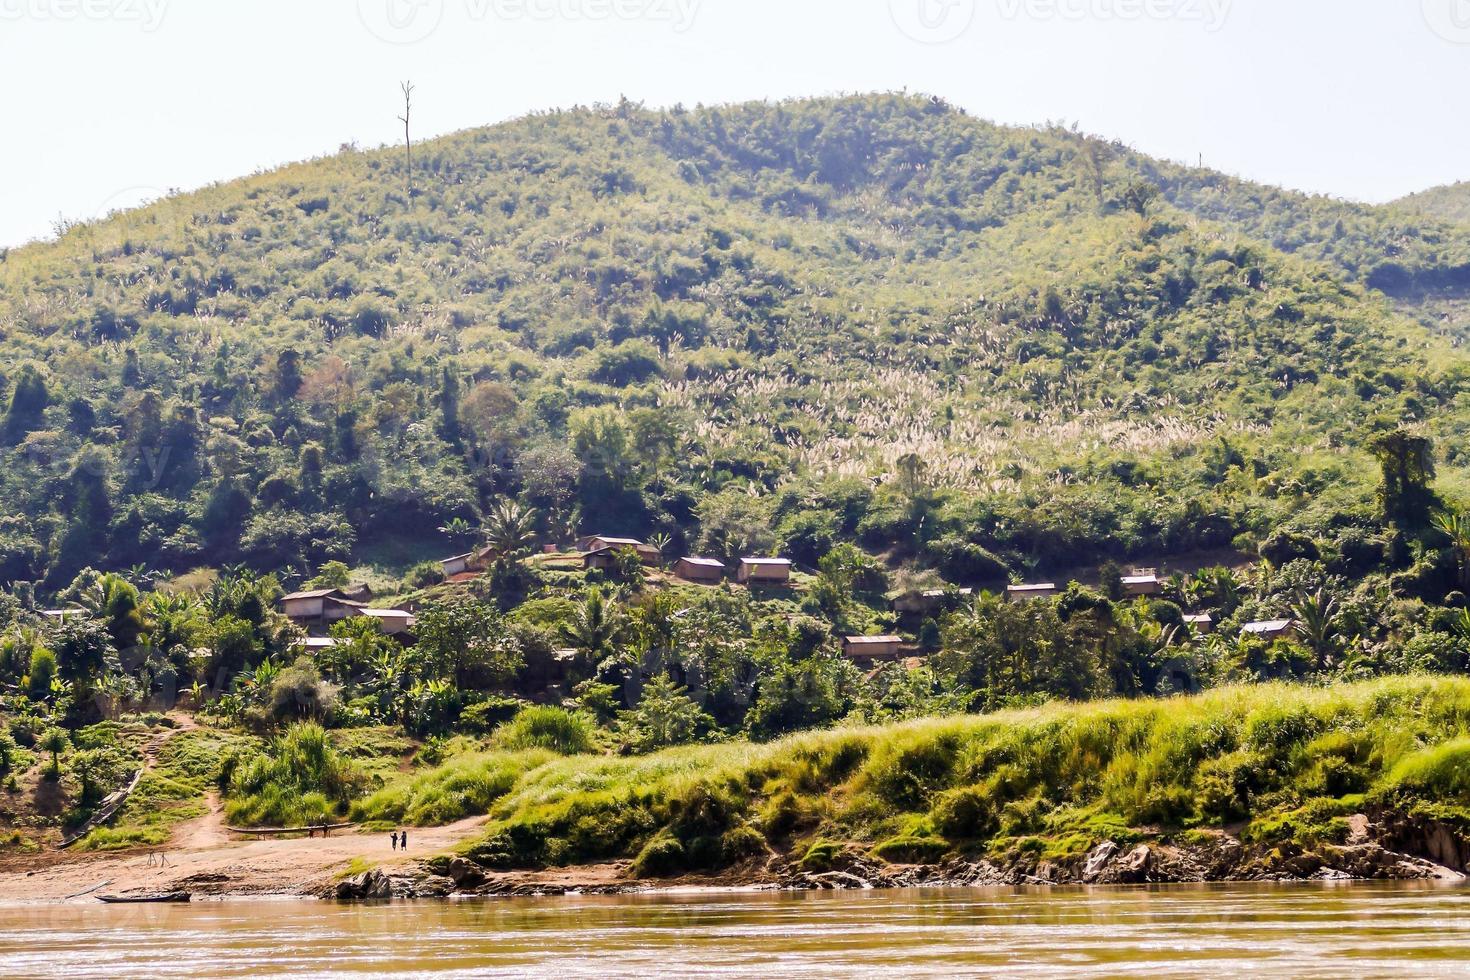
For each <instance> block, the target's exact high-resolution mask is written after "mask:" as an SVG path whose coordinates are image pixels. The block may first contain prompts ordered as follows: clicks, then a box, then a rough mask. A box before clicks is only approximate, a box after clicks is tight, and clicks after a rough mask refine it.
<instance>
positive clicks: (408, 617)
mask: <svg viewBox="0 0 1470 980" xmlns="http://www.w3.org/2000/svg"><path fill="white" fill-rule="evenodd" d="M362 614H363V615H364V616H371V617H372V618H374V619H376V620H377V621H378V628H379V629H381V630H382V631H383V633H384V634H385V635H387V636H400V635H402V634H404V633H407V632H408V631H409V630H411V629H413V624H414V622H415V619H414V615H413V613H410V612H405V611H404V610H402V609H364V610H363V611H362Z"/></svg>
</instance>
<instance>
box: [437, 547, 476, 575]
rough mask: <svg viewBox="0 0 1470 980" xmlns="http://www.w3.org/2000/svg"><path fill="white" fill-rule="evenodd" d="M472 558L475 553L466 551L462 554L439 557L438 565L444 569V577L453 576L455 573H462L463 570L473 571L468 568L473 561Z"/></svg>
mask: <svg viewBox="0 0 1470 980" xmlns="http://www.w3.org/2000/svg"><path fill="white" fill-rule="evenodd" d="M474 558H475V553H474V552H473V551H466V552H465V553H464V554H462V555H454V556H452V557H449V558H440V559H439V567H440V568H441V569H443V570H444V577H445V578H453V577H454V576H456V575H463V574H464V573H465V572H468V571H473V569H471V568H470V563H471V562H472V561H474Z"/></svg>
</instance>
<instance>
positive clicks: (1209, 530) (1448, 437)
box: [0, 96, 1470, 589]
mask: <svg viewBox="0 0 1470 980" xmlns="http://www.w3.org/2000/svg"><path fill="white" fill-rule="evenodd" d="M1467 269H1470V228H1465V227H1461V226H1456V225H1453V224H1448V223H1444V222H1440V221H1437V220H1433V219H1431V218H1427V217H1425V218H1419V217H1411V216H1408V214H1407V212H1404V211H1399V210H1389V209H1379V208H1369V207H1361V206H1356V205H1348V204H1343V203H1341V202H1335V201H1331V200H1328V199H1324V198H1305V197H1302V196H1300V195H1292V194H1287V193H1283V192H1278V191H1274V190H1270V189H1267V188H1262V187H1258V186H1254V185H1250V184H1246V183H1243V182H1241V181H1238V180H1233V179H1227V178H1223V177H1221V176H1219V175H1217V174H1214V173H1209V172H1204V171H1192V170H1185V169H1182V168H1179V167H1176V166H1172V165H1165V164H1162V163H1158V162H1155V161H1150V160H1147V159H1144V158H1141V157H1140V156H1138V155H1137V154H1135V153H1132V152H1130V151H1128V150H1127V149H1126V148H1123V147H1120V146H1117V145H1114V144H1108V143H1105V142H1101V141H1097V140H1093V139H1089V138H1085V137H1082V136H1080V135H1078V134H1075V133H1072V132H1067V131H1062V130H1058V129H1008V128H999V127H995V126H992V125H989V124H986V123H984V122H980V121H978V120H975V119H973V118H970V117H968V116H966V115H965V114H963V113H961V112H959V111H956V110H955V109H953V108H951V107H949V106H947V105H945V104H944V103H943V102H940V101H937V100H926V99H921V98H913V97H901V96H872V97H862V98H847V99H838V100H814V101H804V102H795V103H787V104H781V105H767V104H754V105H743V106H734V107H725V108H718V109H699V110H693V111H686V110H682V109H675V110H670V111H666V112H653V111H646V110H644V109H642V108H640V107H637V106H634V105H629V104H623V105H619V106H616V107H605V108H597V109H593V110H577V111H571V112H561V113H554V114H549V115H541V116H535V117H531V118H527V119H523V120H520V121H517V122H513V123H509V124H506V125H502V126H497V127H494V128H489V129H483V130H474V131H469V132H465V133H461V134H457V135H454V136H450V137H446V138H443V139H439V140H435V141H432V142H430V143H427V144H424V145H422V146H419V147H416V149H415V153H414V156H413V165H412V170H411V171H410V170H408V169H407V168H406V166H405V157H404V154H403V152H402V150H401V148H400V149H385V150H381V151H373V152H358V151H350V152H343V153H341V154H339V155H337V156H334V157H331V158H327V159H322V160H316V161H312V162H309V163H304V164H300V165H296V166H291V167H286V168H283V169H281V170H278V171H274V172H271V173H267V174H261V175H258V176H255V177H252V178H248V179H245V180H241V181H237V182H233V183H230V184H226V185H221V186H217V187H212V188H209V189H206V190H203V191H200V192H198V193H194V194H188V195H183V196H180V197H175V198H171V199H168V200H165V201H162V202H159V203H158V204H155V205H153V206H151V207H148V208H145V209H143V210H140V211H136V212H129V213H125V214H119V215H116V216H113V217H111V218H109V219H107V220H102V221H97V222H92V223H84V224H79V225H77V226H75V227H72V228H71V229H70V230H69V231H67V232H66V233H65V234H64V235H63V236H62V237H61V238H60V240H59V241H57V242H55V243H46V244H38V245H34V246H29V247H26V248H22V249H17V250H12V251H10V252H9V253H8V254H6V255H5V256H4V260H3V262H0V365H3V374H4V377H3V388H0V404H3V405H4V406H5V414H4V418H3V432H0V442H3V445H4V448H3V450H0V454H3V467H0V496H3V499H4V500H5V501H6V503H7V507H6V512H7V513H6V515H5V517H4V518H3V524H0V582H15V581H39V582H41V583H43V589H44V588H56V587H60V586H64V585H65V584H67V583H68V582H70V581H71V579H72V578H73V576H75V574H76V573H77V572H78V571H79V570H80V569H82V568H84V567H86V566H95V567H114V568H124V567H129V566H133V565H136V564H138V563H148V564H149V565H150V566H151V567H153V568H154V569H158V570H168V571H184V570H187V569H190V568H193V567H196V566H202V565H214V566H217V565H221V564H225V563H235V562H245V563H249V564H251V565H253V566H256V567H260V568H279V567H283V566H289V567H294V568H296V569H298V570H302V571H304V570H306V569H310V568H314V567H315V566H317V565H319V564H320V563H321V562H323V561H325V560H328V559H348V558H351V557H352V556H353V554H354V553H355V552H361V551H362V550H364V549H367V548H373V547H380V546H383V545H384V543H385V542H389V541H392V540H393V539H398V538H402V537H405V536H408V537H416V538H418V539H421V540H422V539H432V538H433V537H434V531H433V529H434V528H436V527H440V526H445V525H447V524H450V523H451V522H452V521H454V519H456V518H460V519H463V520H464V521H466V522H470V523H472V524H473V523H475V522H477V521H478V520H479V518H480V516H481V513H482V510H483V509H484V508H485V507H486V506H487V505H488V504H489V502H490V501H491V500H493V499H494V498H495V497H497V496H502V495H503V496H511V497H516V498H518V499H520V500H521V501H522V502H523V503H524V504H526V505H528V506H532V507H535V508H536V509H537V512H538V514H539V515H540V521H541V525H542V526H541V527H540V528H539V530H540V531H541V532H542V533H543V534H544V535H545V536H546V537H547V538H548V539H551V540H563V541H565V540H570V537H571V534H572V532H573V530H574V529H578V528H580V529H583V530H587V529H591V530H610V531H620V532H624V533H629V534H637V535H640V536H646V535H649V534H653V533H656V532H664V533H667V534H669V535H670V536H671V537H672V539H673V542H674V548H675V550H676V551H682V550H685V549H698V550H701V551H705V552H711V553H714V554H717V555H719V556H723V557H729V556H732V555H735V554H737V553H741V552H753V551H758V552H769V551H774V550H776V549H778V548H779V549H781V550H783V551H785V552H787V553H790V554H792V555H793V556H794V557H796V558H797V559H798V560H799V561H803V562H807V563H814V562H815V561H816V560H817V559H818V558H819V557H820V556H821V554H822V553H824V551H825V550H826V549H827V548H829V547H830V545H831V544H832V543H833V542H834V541H837V540H843V539H852V540H856V541H859V542H861V543H862V544H863V545H864V546H865V547H867V548H868V549H869V550H871V551H873V552H876V553H888V554H890V555H891V556H892V557H893V558H895V559H905V558H914V559H917V560H918V561H919V563H920V564H923V565H932V566H937V567H938V568H939V569H940V570H941V571H944V572H946V574H947V575H948V577H949V578H951V579H953V580H957V581H968V580H974V579H977V578H980V577H985V576H990V577H995V576H999V577H1001V578H1002V579H1003V578H1004V576H1005V575H1006V574H1008V573H1022V572H1026V571H1029V570H1047V569H1052V568H1057V567H1059V566H1063V565H1065V566H1071V565H1074V564H1077V563H1081V562H1089V561H1098V560H1102V559H1105V558H1117V559H1120V560H1125V559H1129V558H1139V559H1144V558H1149V557H1154V556H1157V555H1159V554H1165V553H1177V552H1180V551H1185V550H1189V549H1201V548H1218V547H1225V546H1230V545H1232V544H1234V545H1235V546H1237V547H1242V548H1245V549H1246V550H1251V549H1253V548H1254V547H1255V546H1256V544H1258V543H1259V542H1261V541H1263V540H1265V539H1267V538H1268V537H1270V536H1271V535H1272V534H1277V533H1280V532H1282V531H1283V530H1287V531H1290V530H1292V529H1297V530H1305V531H1307V532H1308V533H1310V534H1316V535H1318V536H1321V535H1324V534H1325V535H1326V536H1327V537H1328V538H1329V539H1335V538H1336V537H1340V536H1342V535H1344V534H1350V535H1351V534H1358V535H1362V534H1367V535H1372V534H1375V533H1378V532H1379V531H1380V530H1381V527H1380V526H1379V524H1378V523H1377V522H1378V513H1377V511H1378V508H1377V506H1376V504H1375V503H1374V499H1373V494H1374V487H1375V485H1376V482H1377V470H1376V467H1375V466H1373V465H1372V464H1371V460H1370V456H1369V455H1368V454H1367V452H1366V451H1365V446H1366V444H1367V442H1368V441H1369V440H1370V439H1371V438H1372V437H1373V435H1374V433H1376V432H1382V431H1389V430H1393V429H1396V428H1398V427H1400V426H1403V425H1409V426H1414V427H1417V428H1418V429H1419V430H1422V434H1423V435H1425V436H1427V437H1429V438H1431V439H1432V440H1433V441H1434V443H1435V445H1437V446H1439V447H1441V449H1442V451H1443V459H1442V461H1441V478H1442V482H1443V483H1445V484H1446V485H1448V486H1450V487H1454V486H1457V485H1458V484H1459V482H1460V480H1461V471H1462V469H1463V465H1464V460H1463V459H1462V458H1461V456H1460V452H1461V450H1460V447H1461V446H1462V445H1463V444H1464V442H1465V439H1464V436H1465V434H1466V430H1467V424H1470V409H1467V408H1466V407H1464V405H1465V384H1466V377H1467V371H1466V366H1465V360H1464V358H1463V357H1462V356H1461V355H1460V354H1459V353H1458V352H1457V351H1456V350H1455V349H1454V346H1453V342H1454V341H1453V336H1452V335H1453V331H1451V330H1439V331H1437V330H1426V329H1423V328H1422V327H1420V326H1419V325H1418V324H1416V323H1414V322H1413V321H1412V319H1411V318H1409V317H1405V316H1401V315H1399V314H1397V313H1396V312H1395V308H1394V306H1393V305H1392V303H1391V302H1390V300H1389V299H1388V298H1386V297H1385V295H1384V294H1383V293H1381V292H1380V291H1379V290H1380V289H1386V290H1388V291H1389V292H1391V293H1394V294H1395V295H1399V294H1404V293H1407V292H1411V291H1413V290H1419V291H1421V292H1422V291H1423V290H1424V289H1429V288H1431V287H1432V288H1435V289H1440V290H1451V291H1453V290H1457V289H1462V288H1464V287H1465V286H1466V283H1467V278H1466V276H1467Z"/></svg>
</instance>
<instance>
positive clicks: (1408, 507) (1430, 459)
mask: <svg viewBox="0 0 1470 980" xmlns="http://www.w3.org/2000/svg"><path fill="white" fill-rule="evenodd" d="M1368 449H1369V451H1370V452H1372V453H1373V455H1374V456H1375V457H1376V458H1377V459H1378V463H1379V466H1380V467H1381V468H1382V471H1383V481H1382V483H1381V484H1380V485H1379V488H1378V499H1379V502H1380V504H1381V506H1382V510H1383V519H1384V521H1386V522H1387V523H1389V524H1392V525H1395V526H1397V527H1399V528H1401V529H1402V530H1404V531H1408V532H1414V531H1418V530H1421V529H1422V528H1425V527H1427V526H1429V522H1430V516H1431V514H1432V512H1433V510H1434V507H1435V505H1436V503H1437V500H1436V498H1435V494H1434V491H1433V490H1432V489H1430V486H1429V484H1430V482H1431V481H1432V480H1433V479H1434V447H1433V444H1432V443H1431V442H1430V441H1429V438H1428V437H1427V436H1422V435H1418V434H1416V433H1413V432H1410V431H1408V430H1406V429H1395V430H1393V431H1391V432H1384V433H1381V434H1380V435H1377V436H1375V437H1373V439H1372V440H1370V441H1369V443H1368Z"/></svg>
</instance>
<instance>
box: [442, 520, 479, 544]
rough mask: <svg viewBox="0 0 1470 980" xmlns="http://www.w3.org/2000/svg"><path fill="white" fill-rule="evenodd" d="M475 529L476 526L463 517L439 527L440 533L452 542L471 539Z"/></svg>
mask: <svg viewBox="0 0 1470 980" xmlns="http://www.w3.org/2000/svg"><path fill="white" fill-rule="evenodd" d="M474 529H475V526H474V525H473V524H471V523H470V522H469V521H467V520H465V519H464V518H463V517H456V518H454V519H452V520H449V521H445V522H444V523H443V524H441V525H440V526H439V533H440V534H443V535H445V536H447V537H448V538H450V539H451V540H458V539H460V538H466V537H469V535H470V534H471V533H472V532H473V531H474Z"/></svg>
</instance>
